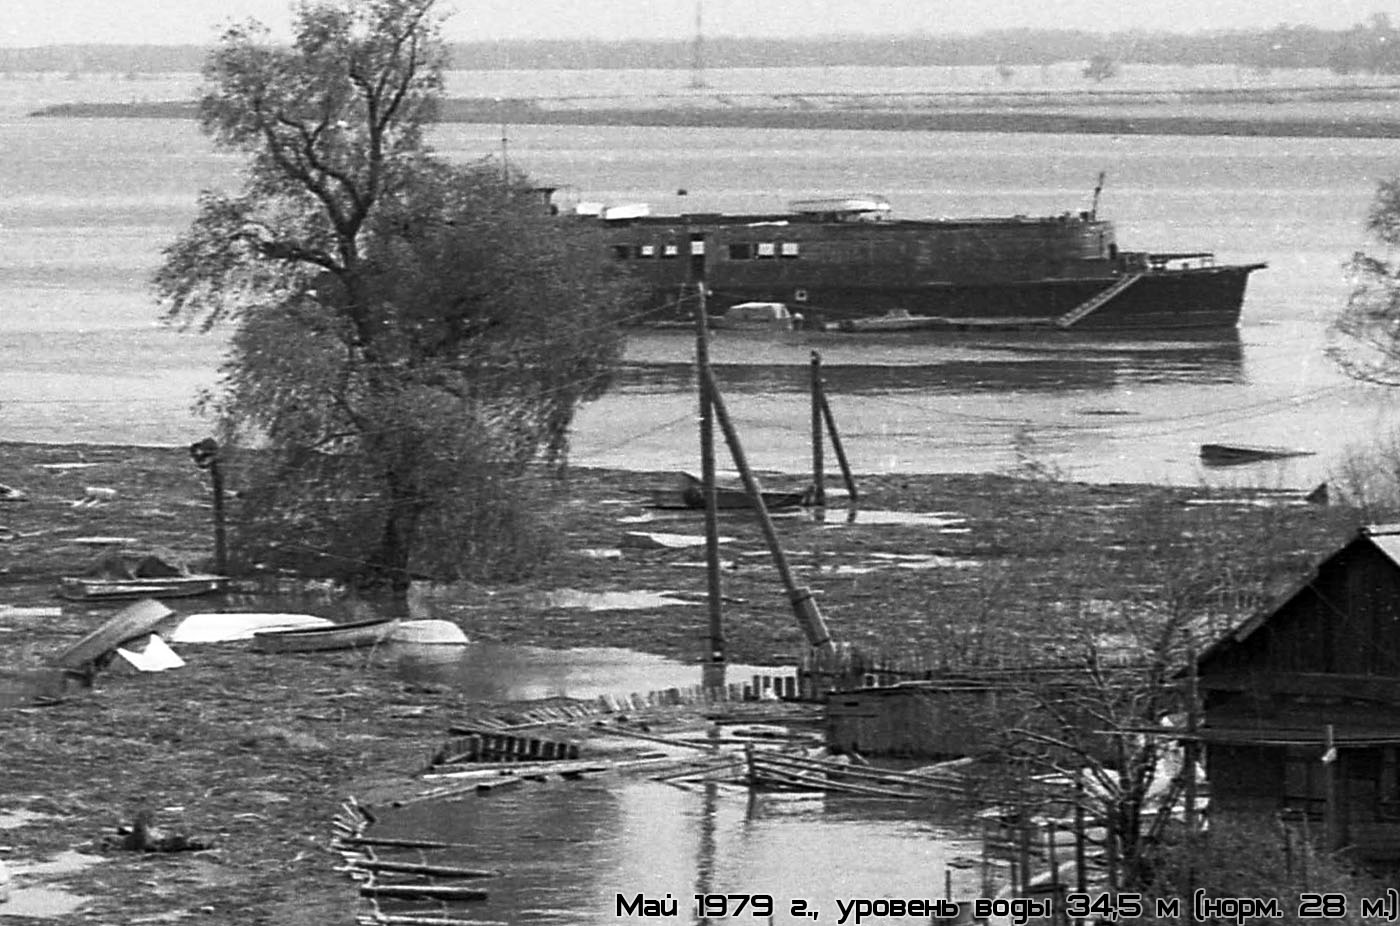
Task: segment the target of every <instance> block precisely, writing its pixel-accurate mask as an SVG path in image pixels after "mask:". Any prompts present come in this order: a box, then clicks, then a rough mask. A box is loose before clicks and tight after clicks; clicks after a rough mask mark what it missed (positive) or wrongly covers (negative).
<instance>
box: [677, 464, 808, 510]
mask: <svg viewBox="0 0 1400 926" xmlns="http://www.w3.org/2000/svg"><path fill="white" fill-rule="evenodd" d="M760 494H761V496H762V498H763V507H765V508H767V509H769V510H772V509H774V508H798V507H801V506H802V505H807V504H810V503H811V500H812V492H811V490H810V489H804V490H802V491H799V492H762V493H760ZM652 507H653V508H695V509H703V508H704V507H705V485H704V483H703V482H701V481H700V480H699V479H697V478H695V477H694V476H692V475H690V474H689V473H681V474H680V484H679V485H678V486H677V487H676V488H674V489H670V490H656V491H653V492H652ZM715 507H716V508H722V509H725V510H733V509H738V508H752V507H753V500H752V499H750V498H749V493H748V492H747V491H746V490H744V489H737V488H731V487H728V486H716V487H715Z"/></svg>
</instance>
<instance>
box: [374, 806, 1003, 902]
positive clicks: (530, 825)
mask: <svg viewBox="0 0 1400 926" xmlns="http://www.w3.org/2000/svg"><path fill="white" fill-rule="evenodd" d="M971 832H972V828H971V827H969V826H967V825H965V824H964V823H963V822H962V821H961V819H960V817H959V816H958V814H957V812H956V811H955V810H954V809H952V808H938V807H933V806H930V805H929V804H926V803H923V802H919V803H917V804H916V805H915V804H914V802H899V801H880V800H869V799H856V800H852V799H840V798H831V797H822V796H820V795H780V794H754V795H752V796H751V795H750V793H749V792H748V791H747V790H746V789H743V788H736V787H733V786H726V785H715V784H711V785H708V786H695V787H694V788H693V789H687V790H683V789H681V788H676V787H672V786H670V785H667V784H663V783H659V782H653V781H644V780H629V779H612V780H608V779H598V780H587V779H585V780H583V781H579V782H548V783H540V784H538V785H535V784H531V785H528V786H526V787H522V788H518V789H514V790H511V791H506V792H498V793H495V794H491V795H479V796H478V795H471V796H469V797H467V798H465V799H460V800H457V801H455V802H453V803H452V804H451V806H450V807H446V806H444V805H443V804H442V803H437V804H432V803H427V804H420V805H416V806H411V807H407V808H403V809H400V810H396V811H392V812H387V813H385V814H384V815H382V817H381V822H380V823H379V824H377V825H376V826H375V828H374V831H373V833H374V835H375V836H390V837H407V838H414V839H437V840H444V841H449V842H454V843H461V844H463V846H464V848H461V849H454V850H452V854H453V855H454V856H455V857H454V858H451V859H450V860H449V859H448V858H446V857H444V858H443V859H442V863H443V864H452V865H460V866H469V867H477V868H490V869H495V870H498V871H500V872H502V875H501V877H499V878H492V879H491V880H489V881H486V882H482V884H481V886H483V887H485V888H486V889H487V890H488V891H489V892H490V896H489V899H488V900H487V901H486V902H484V903H480V904H470V905H465V906H461V907H458V908H455V909H454V911H453V915H454V916H457V917H463V918H465V919H466V920H467V921H469V922H486V921H494V922H501V921H507V922H511V923H518V924H555V923H558V924H587V923H613V922H617V921H618V920H619V919H622V918H623V917H622V916H621V914H620V912H619V910H618V900H619V897H621V898H622V899H623V901H624V902H630V901H632V900H633V899H634V898H635V897H636V896H637V895H638V894H642V895H644V896H645V897H646V898H654V899H664V898H666V897H667V896H668V895H669V897H671V898H673V899H675V900H676V903H677V909H678V915H679V916H680V917H681V920H682V921H684V922H699V921H705V920H702V919H700V918H699V917H697V916H696V915H695V900H694V895H695V894H748V895H767V897H768V898H770V900H769V901H768V903H771V917H772V918H771V919H770V918H769V915H767V914H766V913H764V915H760V916H757V917H755V918H754V919H752V920H751V921H752V922H763V923H788V924H790V923H811V922H813V919H814V914H813V913H812V912H811V911H813V910H816V911H818V912H819V913H820V917H819V918H817V919H816V921H817V922H835V921H836V920H837V919H838V918H839V911H838V907H837V901H838V900H847V899H850V898H876V897H924V898H931V899H938V898H942V897H944V896H945V893H944V892H945V890H947V889H948V888H950V887H951V891H952V895H953V897H954V898H958V897H962V898H967V897H972V896H978V895H980V894H981V893H982V874H983V873H982V872H981V870H980V865H979V863H978V859H979V858H980V853H981V844H980V842H978V841H977V840H976V839H975V838H974V837H973V836H972V835H971ZM447 854H448V853H444V856H446V855H447ZM799 901H800V902H805V903H806V904H807V912H806V913H803V914H802V915H800V916H798V915H794V914H793V906H794V903H795V902H799ZM758 912H763V911H758ZM711 921H714V922H719V921H725V922H728V920H721V919H720V918H716V919H714V920H711ZM734 921H735V922H747V921H750V920H749V919H748V914H747V913H744V914H741V915H740V916H738V917H736V918H734ZM919 921H920V922H925V921H926V920H925V919H923V918H921V919H920V920H919ZM862 922H865V923H888V922H911V920H908V919H903V918H901V919H897V920H896V919H884V918H866V919H863V920H862Z"/></svg>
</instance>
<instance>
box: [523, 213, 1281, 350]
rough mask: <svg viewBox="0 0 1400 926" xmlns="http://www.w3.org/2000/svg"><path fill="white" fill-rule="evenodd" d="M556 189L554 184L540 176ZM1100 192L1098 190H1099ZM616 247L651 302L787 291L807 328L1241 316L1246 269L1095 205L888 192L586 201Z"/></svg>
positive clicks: (717, 309) (1183, 324) (663, 304)
mask: <svg viewBox="0 0 1400 926" xmlns="http://www.w3.org/2000/svg"><path fill="white" fill-rule="evenodd" d="M542 192H545V191H542ZM1095 200H1096V202H1097V191H1096V194H1095ZM577 211H578V212H579V213H580V214H581V218H580V219H579V220H580V221H587V222H590V223H593V224H595V225H596V226H597V227H598V228H599V229H600V231H601V234H602V237H603V246H604V247H605V248H606V249H607V253H608V257H609V258H610V259H611V260H613V261H614V262H616V263H617V264H619V265H621V266H625V267H626V268H628V269H629V270H630V271H632V273H633V274H634V275H636V276H637V277H639V278H641V279H642V280H644V281H645V282H647V283H649V284H650V298H649V303H648V306H647V317H649V318H650V319H651V320H653V321H657V322H664V321H676V320H679V319H682V318H686V317H689V316H690V315H691V312H692V304H691V303H690V302H689V301H688V300H686V299H685V298H683V294H685V293H686V292H690V293H693V292H695V291H696V287H695V286H694V285H688V284H691V283H692V281H696V280H701V279H703V280H704V282H705V286H706V292H707V295H708V300H707V306H706V308H707V310H708V311H709V312H710V313H711V314H714V315H717V316H721V317H722V316H723V314H724V313H725V312H727V311H728V309H729V308H731V307H732V306H734V305H738V304H742V303H747V302H763V303H781V304H784V305H786V306H787V307H788V309H789V310H790V311H791V312H792V313H794V315H801V316H802V318H803V323H804V325H805V326H806V327H829V328H837V329H839V328H841V327H842V323H843V322H846V323H848V324H847V325H846V328H847V329H848V330H861V329H862V326H861V325H859V324H849V323H851V322H853V321H856V320H863V319H878V318H888V319H890V320H891V321H890V322H889V323H886V324H885V325H880V324H875V325H872V326H869V327H870V329H871V330H904V329H908V328H915V327H922V328H930V327H947V328H953V329H957V328H977V329H983V328H988V327H1002V328H1015V329H1022V328H1046V329H1051V330H1055V329H1060V330H1064V329H1073V330H1076V331H1078V330H1081V329H1082V330H1117V331H1121V330H1136V331H1166V330H1172V329H1183V328H1191V329H1200V328H1216V329H1221V328H1233V327H1235V326H1236V324H1237V323H1238V322H1239V317H1240V307H1241V304H1242V303H1243V300H1244V292H1245V285H1246V284H1247V282H1248V280H1249V275H1250V273H1252V272H1253V271H1255V270H1258V269H1260V268H1262V267H1264V266H1265V265H1264V264H1262V263H1253V264H1229V265H1222V264H1216V262H1215V257H1214V255H1213V254H1211V253H1209V252H1204V251H1187V252H1174V253H1161V254H1158V253H1148V252H1144V251H1125V250H1120V249H1119V247H1118V244H1117V242H1116V241H1115V239H1114V229H1113V225H1112V223H1111V222H1108V221H1105V220H1103V219H1100V218H1099V217H1098V215H1097V206H1095V209H1092V210H1087V211H1083V212H1066V213H1063V214H1061V215H1053V216H1043V217H1037V216H1024V215H1017V216H1008V217H976V218H963V219H954V218H949V219H918V220H915V219H896V218H893V217H892V216H891V213H890V206H889V203H887V202H886V201H885V200H884V199H882V198H880V197H850V198H840V199H821V200H807V201H800V202H794V203H792V204H791V205H790V208H789V210H788V211H786V212H779V213H764V214H743V215H739V214H727V213H691V214H682V215H669V216H663V215H652V214H651V212H650V209H649V208H648V207H646V206H642V205H637V206H617V207H612V208H604V207H602V206H601V205H599V204H581V205H580V206H579V207H578V209H577Z"/></svg>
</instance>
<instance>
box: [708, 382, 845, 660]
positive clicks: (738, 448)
mask: <svg viewBox="0 0 1400 926" xmlns="http://www.w3.org/2000/svg"><path fill="white" fill-rule="evenodd" d="M700 373H701V376H702V377H703V380H704V383H703V387H704V388H705V389H707V390H708V391H709V393H710V401H711V402H712V403H713V405H714V411H715V417H716V418H718V419H719V426H720V429H721V430H723V432H724V439H725V442H726V443H728V444H729V453H730V455H731V456H733V457H734V466H735V468H736V469H738V470H739V476H740V477H741V478H742V479H743V480H744V489H745V490H746V491H747V492H748V493H749V502H750V504H751V505H752V506H753V509H754V512H755V514H757V515H758V524H759V527H761V528H762V529H763V536H764V538H765V539H766V540H767V541H768V549H769V550H770V551H771V552H772V554H773V565H774V567H775V568H776V569H777V570H778V576H779V578H781V579H782V582H783V587H784V588H785V589H786V590H787V595H788V601H789V602H791V604H792V610H793V613H794V614H796V616H797V623H798V625H799V626H800V627H801V628H802V632H803V633H804V634H806V636H807V642H808V644H809V645H811V646H812V647H813V648H815V649H820V650H825V651H828V652H830V651H832V650H834V649H835V646H834V645H833V644H832V642H831V634H830V633H828V632H827V629H826V621H825V620H824V619H823V618H822V614H821V611H820V609H818V608H817V603H816V602H815V601H814V600H812V592H811V590H810V589H808V588H805V587H802V586H799V585H798V584H797V582H796V581H795V580H794V579H793V577H792V569H791V568H789V566H788V561H787V556H786V555H784V553H783V547H782V544H781V543H779V542H778V532H777V530H776V529H775V528H774V527H773V519H772V518H770V517H769V516H768V508H767V507H766V506H765V505H764V504H763V490H762V489H761V488H760V487H759V484H758V480H757V479H756V478H755V477H754V474H753V471H752V470H751V469H749V462H748V459H747V458H746V457H745V456H744V448H743V446H742V445H741V444H740V442H739V432H738V431H736V430H735V429H734V423H733V421H732V420H731V419H730V417H729V412H728V410H727V409H726V408H725V407H724V398H723V397H722V396H721V395H720V394H719V387H718V386H717V385H716V383H715V379H714V374H713V373H711V372H710V369H709V367H702V368H701V371H700Z"/></svg>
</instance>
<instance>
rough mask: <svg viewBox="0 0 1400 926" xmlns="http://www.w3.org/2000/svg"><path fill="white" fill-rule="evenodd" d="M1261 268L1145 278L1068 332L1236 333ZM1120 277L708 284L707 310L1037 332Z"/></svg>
mask: <svg viewBox="0 0 1400 926" xmlns="http://www.w3.org/2000/svg"><path fill="white" fill-rule="evenodd" d="M1262 266H1263V265H1262V264H1243V265H1227V266H1218V267H1203V268H1192V269H1186V270H1162V271H1155V272H1150V273H1145V274H1143V275H1142V277H1141V278H1140V279H1139V280H1138V281H1137V282H1136V283H1135V284H1134V285H1132V286H1130V287H1128V288H1126V289H1124V290H1123V291H1122V292H1121V293H1120V294H1118V295H1117V296H1115V297H1114V298H1112V299H1111V300H1110V301H1109V302H1107V303H1106V304H1105V305H1104V306H1103V307H1102V308H1100V309H1098V310H1097V311H1095V312H1092V313H1090V314H1088V315H1086V316H1085V317H1084V318H1082V319H1080V320H1078V321H1077V322H1075V323H1074V324H1073V325H1072V326H1068V327H1070V328H1071V329H1072V330H1075V331H1125V330H1126V331H1170V330H1175V329H1195V328H1234V327H1236V326H1237V325H1238V324H1239V320H1240V313H1241V310H1242V307H1243V305H1244V294H1245V289H1246V286H1247V284H1248V282H1249V275H1250V274H1251V273H1252V272H1254V271H1255V270H1258V269H1260V268H1261V267H1262ZM1120 279H1121V278H1120V277H1101V278H1085V279H1045V280H1029V281H1017V282H1006V283H995V282H987V283H959V284H953V283H928V284H925V285H912V286H881V285H878V284H841V283H832V284H826V285H818V286H778V285H763V286H759V287H753V286H749V285H739V284H725V283H723V282H716V283H714V284H712V287H711V290H710V294H709V306H710V307H711V308H712V310H713V311H715V312H722V311H724V310H725V309H726V308H727V307H728V306H729V305H730V304H734V303H742V302H749V301H758V300H765V301H774V300H777V299H778V298H780V297H786V298H787V299H789V300H795V299H796V297H798V296H801V297H802V300H801V301H800V302H798V301H792V302H790V303H789V304H790V305H791V306H792V309H793V311H795V312H797V313H799V314H801V315H802V317H803V326H804V327H808V328H811V327H821V326H823V325H834V326H836V327H840V323H841V322H843V321H847V320H854V319H876V318H881V317H884V316H891V315H894V316H900V315H901V314H906V313H907V315H908V316H910V319H911V320H905V321H903V322H901V323H898V324H891V325H890V326H888V327H887V328H885V329H884V330H907V329H914V328H931V327H951V328H960V327H961V328H987V327H993V328H997V327H999V328H1011V329H1021V328H1035V327H1055V326H1056V323H1057V322H1058V321H1059V320H1060V319H1063V318H1064V317H1065V316H1067V315H1068V314H1069V313H1071V312H1073V311H1075V309H1077V308H1078V307H1080V306H1082V305H1084V304H1085V303H1086V302H1088V301H1089V300H1091V299H1093V298H1094V297H1095V296H1097V295H1098V294H1100V293H1102V292H1103V291H1104V290H1106V289H1108V288H1109V287H1111V286H1113V285H1115V284H1116V283H1117V282H1118V281H1119V280H1120ZM655 296H656V300H657V305H658V307H659V306H661V305H663V304H671V305H674V303H675V295H674V292H669V291H668V292H667V293H665V294H663V293H662V292H660V291H658V292H657V293H656V294H655Z"/></svg>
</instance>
